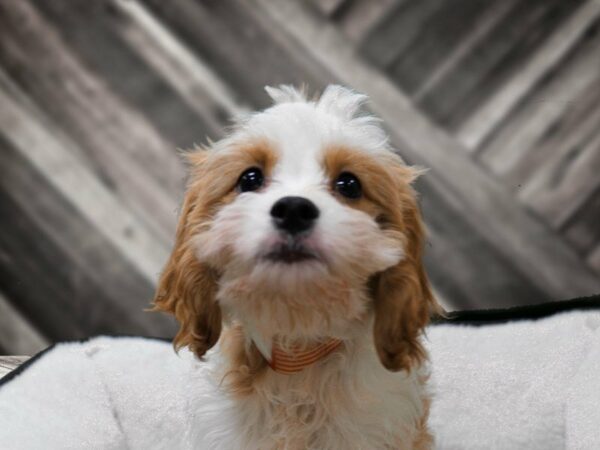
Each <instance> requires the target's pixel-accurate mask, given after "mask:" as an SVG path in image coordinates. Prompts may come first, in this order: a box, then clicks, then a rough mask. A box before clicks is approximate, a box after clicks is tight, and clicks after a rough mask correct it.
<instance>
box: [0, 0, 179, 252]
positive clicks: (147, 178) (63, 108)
mask: <svg viewBox="0 0 600 450" xmlns="http://www.w3.org/2000/svg"><path fill="white" fill-rule="evenodd" d="M0 64H1V65H2V67H4V68H5V70H6V71H7V72H8V75H9V76H10V77H12V79H13V80H14V82H15V84H17V85H18V87H19V88H20V89H22V90H24V91H26V92H27V93H28V94H29V95H30V96H31V97H32V98H33V99H34V100H35V102H37V103H38V104H39V105H40V107H41V109H42V110H44V111H45V112H46V113H47V115H48V117H50V118H51V119H52V121H53V122H54V126H56V127H57V128H59V129H62V130H63V131H64V132H65V133H67V134H68V135H69V136H70V137H71V138H72V139H73V140H75V141H76V142H77V144H78V146H77V148H78V149H80V150H81V152H79V157H80V158H82V159H83V160H84V161H85V164H86V165H88V166H89V167H92V168H93V169H94V170H95V171H96V172H97V173H98V174H99V176H100V177H101V179H102V180H103V182H104V183H106V184H107V185H108V186H110V188H111V189H113V190H115V191H116V192H118V195H119V196H120V197H121V198H122V199H123V200H124V201H125V202H126V203H127V205H128V206H129V207H130V208H131V209H132V210H133V211H135V213H136V214H137V215H139V216H140V217H142V218H143V219H144V221H145V222H146V223H147V224H148V226H150V227H151V228H152V229H153V232H154V233H156V234H157V235H159V236H161V239H162V240H163V241H166V240H169V239H171V237H172V234H173V230H174V224H175V220H176V217H175V214H174V211H173V210H174V207H175V206H174V205H176V204H177V202H178V199H179V198H180V196H181V191H182V185H183V178H184V170H183V166H182V163H181V160H180V157H179V156H178V155H177V154H176V152H175V150H174V149H175V145H174V144H172V143H169V142H168V141H166V140H165V139H164V138H163V137H162V136H161V135H160V134H159V133H158V132H157V130H156V129H155V128H154V126H153V125H152V124H151V123H149V122H148V120H147V119H146V118H145V117H143V115H142V114H141V113H140V112H139V111H137V110H133V109H132V108H130V107H129V106H128V105H127V104H126V103H124V102H123V101H121V100H120V99H119V98H118V97H116V96H115V95H114V93H113V92H112V91H111V90H110V89H109V88H108V87H107V86H106V84H105V83H104V82H102V80H99V79H98V78H97V77H96V76H95V75H94V74H93V73H92V72H90V71H89V70H88V69H87V68H86V67H85V66H84V65H83V64H82V63H81V62H80V61H79V60H78V59H77V58H75V56H74V55H73V54H72V53H71V52H70V51H69V47H68V45H67V44H66V43H65V42H64V41H63V40H62V39H61V38H60V36H59V35H58V34H57V33H56V32H55V30H54V29H53V28H52V27H50V26H49V25H48V24H47V23H46V22H45V21H44V19H43V18H42V17H40V16H39V14H38V13H37V12H36V11H35V9H33V8H32V7H30V5H29V3H28V2H26V1H22V2H10V3H0Z"/></svg>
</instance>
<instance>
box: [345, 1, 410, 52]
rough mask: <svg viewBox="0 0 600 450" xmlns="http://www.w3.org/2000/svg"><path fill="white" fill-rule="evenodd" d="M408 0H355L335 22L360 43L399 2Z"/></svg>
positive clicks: (355, 41)
mask: <svg viewBox="0 0 600 450" xmlns="http://www.w3.org/2000/svg"><path fill="white" fill-rule="evenodd" d="M405 1H407V0H353V1H350V4H349V6H348V7H346V8H345V9H344V13H343V14H341V15H337V16H336V17H335V23H336V25H337V26H339V27H340V29H341V30H343V32H344V34H345V35H346V36H348V37H349V38H350V39H351V40H352V41H353V42H354V43H356V44H358V43H360V42H361V41H362V40H363V39H364V38H365V36H367V35H368V34H369V33H370V32H371V31H372V29H373V27H375V26H376V25H377V23H379V22H380V21H381V20H382V18H383V17H386V16H387V15H388V14H390V12H391V11H392V9H393V8H395V7H396V5H398V4H399V3H402V2H405Z"/></svg>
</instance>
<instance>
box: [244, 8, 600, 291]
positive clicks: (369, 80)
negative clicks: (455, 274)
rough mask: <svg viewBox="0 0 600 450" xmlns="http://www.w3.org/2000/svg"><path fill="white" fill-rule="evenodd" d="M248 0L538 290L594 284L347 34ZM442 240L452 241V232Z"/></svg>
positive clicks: (294, 11)
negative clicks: (384, 128) (376, 118)
mask: <svg viewBox="0 0 600 450" xmlns="http://www.w3.org/2000/svg"><path fill="white" fill-rule="evenodd" d="M252 3H253V4H254V5H256V6H257V7H259V8H261V10H260V12H261V13H262V14H263V16H264V17H266V18H269V19H271V20H272V22H273V29H274V30H275V27H280V28H281V30H282V34H288V35H290V39H293V40H294V42H300V43H302V44H303V45H304V48H305V49H306V51H310V52H312V54H313V56H314V57H315V58H316V59H318V61H319V62H320V63H321V64H322V65H323V67H326V68H327V69H328V70H330V71H331V73H332V75H333V76H335V77H336V78H337V79H338V80H340V81H341V82H343V83H346V84H348V85H351V86H354V87H355V88H357V89H359V90H361V91H363V92H366V93H367V94H369V95H370V97H371V100H372V107H373V110H374V111H375V112H376V113H378V114H379V115H380V116H381V117H382V118H383V119H384V120H385V121H386V123H387V124H388V127H390V132H391V135H392V138H393V140H394V141H395V142H396V144H397V145H398V146H399V148H400V152H401V153H402V154H403V155H404V156H405V157H406V158H407V159H408V160H409V161H411V162H413V163H418V164H421V165H424V166H426V167H430V168H431V169H432V170H431V171H430V173H429V178H428V180H429V182H430V183H431V186H432V189H435V191H436V193H437V194H438V195H439V196H440V197H441V198H442V199H443V204H445V205H448V206H449V207H450V208H452V209H454V210H455V211H457V212H458V211H460V214H461V217H463V218H464V220H465V221H467V222H468V223H469V225H470V226H471V227H472V228H473V229H474V230H478V232H479V233H481V236H485V237H486V239H488V240H489V241H488V242H489V243H490V244H492V245H493V246H494V248H495V249H496V250H497V251H498V252H499V253H500V254H502V255H503V256H504V257H505V258H506V260H507V261H509V262H510V264H512V265H513V267H514V268H515V269H516V270H518V271H519V272H520V273H523V274H526V276H527V277H528V279H529V281H530V282H531V283H532V284H534V285H535V286H536V287H537V288H538V289H540V290H543V291H544V292H546V293H547V295H548V297H550V298H555V299H558V298H569V297H573V296H579V295H589V294H592V293H595V292H597V291H598V290H600V280H599V279H598V278H597V277H596V275H595V274H593V273H592V271H591V270H590V269H589V267H587V266H585V265H584V264H583V263H582V261H581V260H580V259H579V257H578V255H576V254H575V253H574V252H573V250H572V249H571V248H570V247H568V246H567V245H566V244H564V242H562V240H561V239H560V237H559V236H558V235H557V234H556V233H555V232H552V231H551V230H549V229H548V228H547V227H546V226H545V225H544V224H542V223H540V222H539V221H538V220H536V219H535V218H534V217H532V216H531V215H530V214H528V213H527V212H526V211H524V210H523V209H522V208H521V207H520V206H519V205H518V204H516V203H515V202H514V199H513V198H512V197H511V196H510V195H509V193H508V192H507V191H506V190H505V189H504V188H503V187H502V186H501V185H500V184H499V183H497V182H496V181H495V180H493V179H491V178H490V177H489V175H488V174H487V173H485V172H484V171H482V170H481V168H480V167H479V166H478V165H477V164H476V163H474V162H473V161H472V160H470V159H469V158H468V157H467V155H466V154H465V153H466V150H465V149H464V148H463V147H462V146H461V145H460V144H458V142H456V141H455V140H453V139H451V138H450V137H449V136H448V135H447V134H445V133H443V132H442V131H440V130H439V129H437V128H435V127H432V126H431V123H430V122H429V121H428V120H426V119H425V118H424V117H423V116H422V115H421V114H420V113H419V112H418V111H417V110H415V108H414V106H413V105H412V104H411V102H410V100H409V99H408V98H406V96H404V95H402V93H401V92H399V91H398V89H396V88H395V87H394V85H393V84H392V83H391V82H390V81H389V80H388V79H386V78H385V77H384V76H382V75H381V73H379V72H377V71H376V70H374V69H373V68H371V67H369V66H367V65H365V64H364V62H362V61H361V60H360V59H359V58H358V57H357V55H356V54H355V52H354V51H353V50H352V49H349V48H348V43H347V40H345V39H344V38H343V37H342V36H340V34H339V32H338V31H337V30H335V29H334V28H333V27H332V26H331V25H329V24H327V23H324V22H323V21H321V20H318V19H317V18H315V17H313V16H311V15H309V14H306V13H305V11H304V10H303V7H302V6H301V5H298V4H295V3H287V2H286V3H277V4H276V5H275V4H271V3H269V2H268V1H267V0H252ZM498 217H501V218H502V220H498ZM445 239H447V240H448V241H449V242H451V240H452V236H445ZM473 251H476V250H475V249H474V250H473ZM540 261H544V263H543V264H540ZM519 301H521V302H527V301H530V299H529V300H528V299H520V300H519Z"/></svg>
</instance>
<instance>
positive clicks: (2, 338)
mask: <svg viewBox="0 0 600 450" xmlns="http://www.w3.org/2000/svg"><path fill="white" fill-rule="evenodd" d="M49 344H50V343H49V341H48V340H47V339H46V337H45V336H43V335H42V334H41V333H40V332H39V331H38V330H36V329H35V328H34V327H33V326H32V325H31V323H29V321H28V320H27V319H26V318H25V317H24V316H23V315H22V314H21V313H20V312H19V311H18V310H17V309H16V308H15V307H14V306H13V305H12V304H11V303H10V302H9V301H8V298H7V297H6V296H5V295H4V294H3V293H1V292H0V354H7V355H35V354H36V353H37V352H39V351H41V350H43V349H45V348H46V347H47V346H48V345H49ZM0 369H1V368H0ZM0 376H1V374H0Z"/></svg>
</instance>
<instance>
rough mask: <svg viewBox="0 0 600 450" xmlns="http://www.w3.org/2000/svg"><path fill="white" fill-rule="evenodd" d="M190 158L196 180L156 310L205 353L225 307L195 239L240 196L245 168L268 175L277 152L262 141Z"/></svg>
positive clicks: (178, 340) (183, 341) (180, 340)
mask: <svg viewBox="0 0 600 450" xmlns="http://www.w3.org/2000/svg"><path fill="white" fill-rule="evenodd" d="M188 159H189V161H190V163H191V166H192V170H191V177H190V183H189V186H188V190H187V192H186V196H185V200H184V203H183V207H182V211H181V215H180V218H179V224H178V226H177V234H176V239H175V246H174V248H173V252H172V253H171V256H170V258H169V261H168V262H167V264H166V266H165V269H164V271H163V273H162V275H161V278H160V280H159V283H158V288H157V291H156V296H155V298H154V309H155V310H159V311H166V312H170V313H171V314H173V315H175V317H176V318H177V320H178V321H179V324H180V329H179V332H178V333H177V336H176V337H175V341H174V344H175V347H176V348H180V347H182V346H189V347H190V349H191V350H192V351H193V352H194V353H195V354H196V355H197V356H198V357H199V358H201V357H202V356H203V355H204V353H206V351H207V350H208V349H209V348H211V347H212V346H213V345H215V343H216V342H217V340H218V339H219V336H220V333H221V321H222V317H221V310H220V307H219V305H218V304H217V302H216V300H215V296H216V292H217V281H218V277H219V274H218V270H216V269H215V268H211V267H207V266H206V265H204V264H201V263H200V262H199V261H198V258H197V257H196V255H195V249H194V245H193V239H192V238H193V236H196V235H198V234H199V233H200V232H201V231H203V230H205V229H206V228H208V227H209V226H210V222H211V220H212V218H213V216H214V214H215V213H216V212H217V211H218V210H219V209H220V208H221V207H222V206H223V205H225V204H227V203H230V202H231V201H233V200H234V199H235V197H236V195H238V193H237V191H236V189H235V186H236V183H237V180H238V179H239V177H240V175H241V174H242V173H243V172H244V171H245V170H247V169H248V168H251V167H259V168H261V169H262V170H263V171H264V172H265V176H267V177H268V174H269V173H270V171H271V170H272V168H273V166H274V164H275V162H276V161H277V154H276V152H275V151H274V150H273V148H272V147H271V146H270V145H269V144H268V143H267V142H265V141H258V142H253V143H243V144H240V145H239V146H234V147H233V148H231V149H226V150H224V151H219V152H215V151H212V150H198V151H195V152H192V153H190V154H189V155H188Z"/></svg>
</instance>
